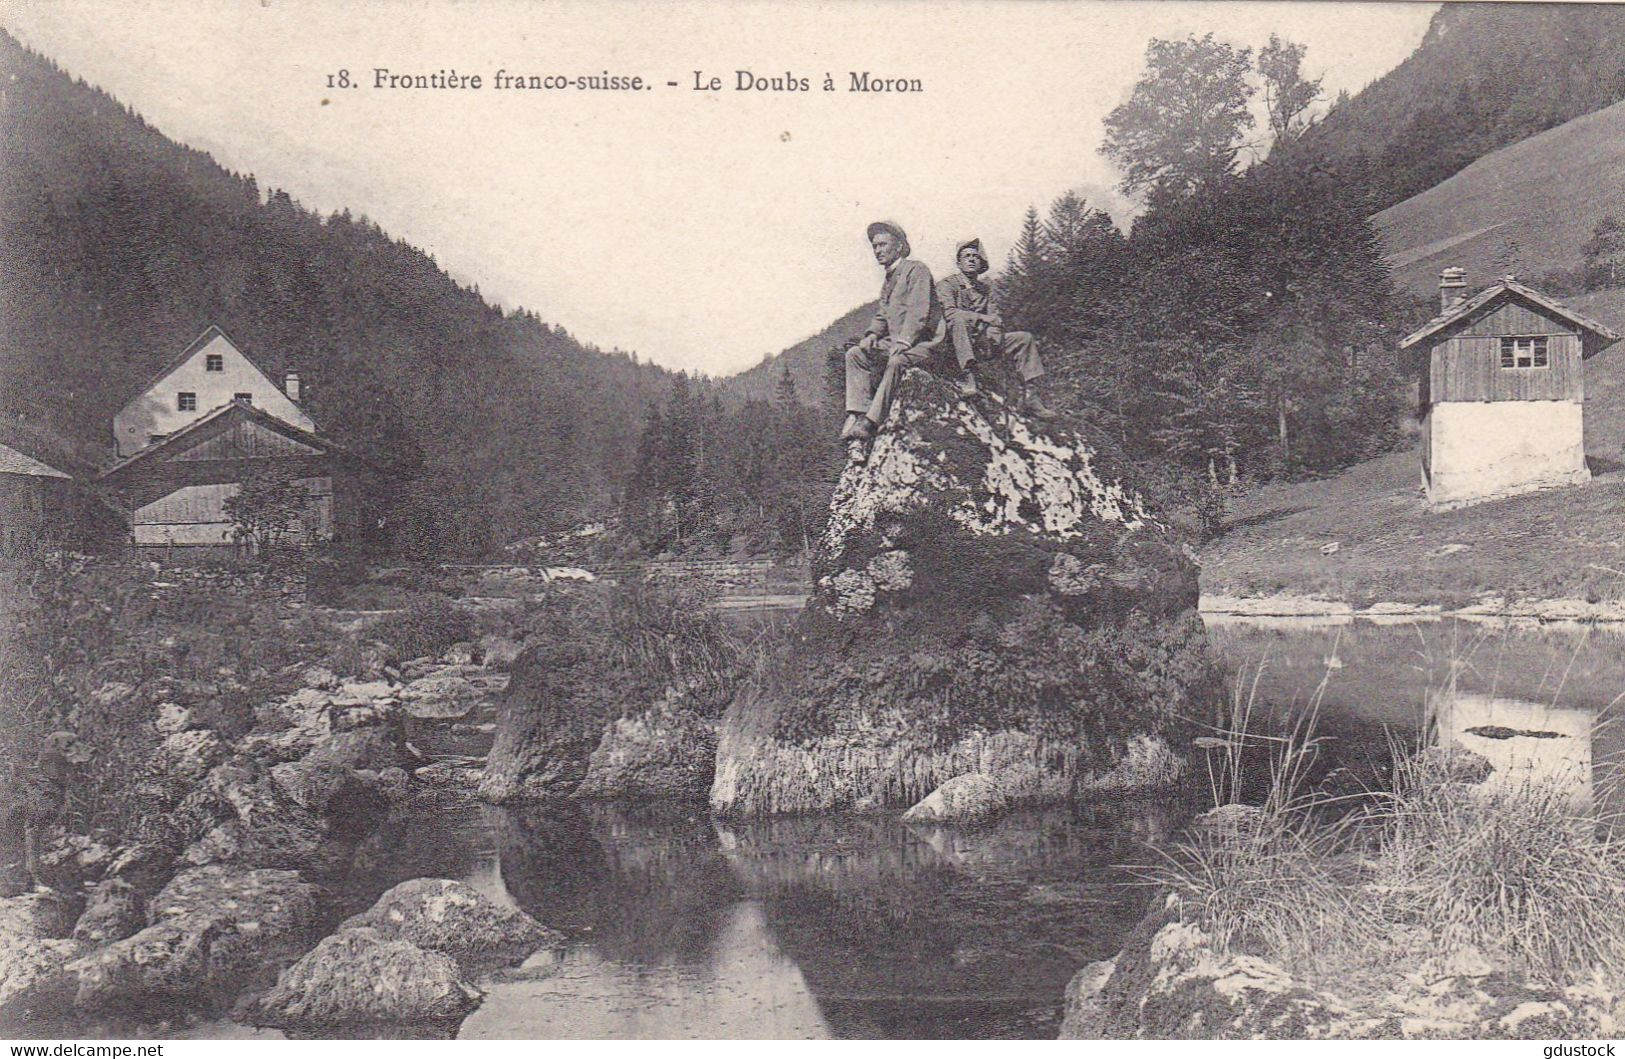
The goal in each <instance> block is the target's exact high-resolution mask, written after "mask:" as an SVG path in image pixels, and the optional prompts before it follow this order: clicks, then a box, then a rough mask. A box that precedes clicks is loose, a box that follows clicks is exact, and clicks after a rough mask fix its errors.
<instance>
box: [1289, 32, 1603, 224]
mask: <svg viewBox="0 0 1625 1059" xmlns="http://www.w3.org/2000/svg"><path fill="white" fill-rule="evenodd" d="M1622 99H1625V6H1622V5H1619V4H1544V3H1528V4H1518V3H1512V4H1507V3H1446V4H1445V5H1443V7H1442V8H1441V9H1440V10H1439V12H1438V14H1436V15H1435V16H1434V18H1433V22H1432V24H1431V25H1430V26H1429V27H1428V32H1427V35H1426V36H1424V37H1423V39H1422V43H1421V44H1420V45H1419V46H1418V47H1417V49H1416V51H1415V52H1413V53H1412V54H1411V56H1410V57H1409V58H1407V59H1406V60H1405V61H1404V62H1402V63H1400V64H1399V65H1398V66H1397V67H1395V68H1394V69H1393V70H1391V71H1390V72H1389V73H1387V74H1386V75H1384V76H1383V77H1381V78H1379V79H1378V80H1376V81H1373V82H1372V83H1371V84H1370V85H1368V86H1366V88H1364V89H1363V90H1362V91H1361V92H1360V93H1359V94H1358V95H1356V96H1354V97H1353V98H1352V99H1349V100H1347V101H1345V102H1343V103H1342V104H1341V105H1339V106H1336V107H1334V108H1333V109H1332V111H1331V112H1330V113H1329V114H1327V116H1326V118H1325V120H1324V121H1322V122H1321V123H1320V124H1319V125H1318V126H1317V127H1316V128H1314V129H1313V130H1311V132H1310V133H1309V134H1308V136H1307V140H1308V142H1309V143H1311V144H1314V145H1317V146H1318V147H1319V148H1320V149H1322V150H1324V151H1325V152H1326V153H1328V154H1329V155H1332V156H1333V157H1336V158H1341V159H1343V160H1345V161H1347V162H1349V163H1352V164H1356V165H1360V166H1361V167H1362V168H1363V169H1364V170H1365V175H1366V179H1367V180H1368V181H1369V183H1370V185H1371V188H1372V192H1373V195H1374V196H1375V208H1378V209H1380V208H1382V207H1386V206H1390V205H1393V204H1394V203H1396V202H1401V201H1403V200H1404V199H1407V198H1409V197H1411V196H1412V195H1415V194H1418V193H1419V192H1421V191H1423V190H1425V189H1427V188H1430V187H1433V186H1434V185H1435V184H1438V183H1440V182H1441V181H1443V180H1445V179H1446V178H1447V177H1449V176H1450V175H1451V174H1453V173H1456V172H1457V171H1459V170H1461V169H1462V168H1464V167H1465V166H1467V165H1468V164H1470V163H1471V162H1473V161H1474V160H1475V159H1478V158H1481V157H1483V156H1484V155H1486V154H1488V153H1489V152H1491V151H1493V150H1495V149H1496V148H1498V147H1503V146H1505V145H1507V144H1510V143H1515V142H1517V141H1519V140H1522V139H1524V138H1525V137H1528V136H1531V135H1533V134H1535V133H1537V132H1540V131H1542V130H1544V129H1549V128H1553V127H1554V126H1557V125H1560V124H1562V123H1563V122H1565V121H1569V120H1570V119H1572V118H1576V117H1579V116H1580V115H1582V114H1588V113H1590V112H1592V111H1595V110H1600V109H1602V108H1603V107H1606V106H1609V105H1610V104H1613V103H1616V102H1618V101H1620V100H1622Z"/></svg>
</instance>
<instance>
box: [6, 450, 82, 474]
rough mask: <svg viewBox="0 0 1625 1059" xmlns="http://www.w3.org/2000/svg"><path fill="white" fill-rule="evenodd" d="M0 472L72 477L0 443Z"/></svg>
mask: <svg viewBox="0 0 1625 1059" xmlns="http://www.w3.org/2000/svg"><path fill="white" fill-rule="evenodd" d="M0 474H26V475H29V476H30V477H34V478H72V477H73V476H72V475H71V474H68V473H66V472H65V471H59V470H57V469H56V468H55V467H52V466H51V465H50V464H47V463H41V462H40V461H39V460H36V459H35V458H34V457H32V456H25V455H23V454H22V453H20V452H18V451H17V450H16V449H14V448H12V447H11V446H10V445H0Z"/></svg>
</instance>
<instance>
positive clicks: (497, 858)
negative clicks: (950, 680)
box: [442, 805, 1178, 1039]
mask: <svg viewBox="0 0 1625 1059" xmlns="http://www.w3.org/2000/svg"><path fill="white" fill-rule="evenodd" d="M473 812H475V813H476V815H477V819H478V821H479V826H480V827H481V828H482V829H483V831H484V833H485V834H486V835H488V836H489V840H490V845H491V846H492V847H494V848H493V849H490V850H489V851H488V853H487V854H486V855H485V857H484V858H483V860H482V859H481V858H479V857H476V858H475V863H473V864H471V865H467V871H466V873H465V874H466V877H467V878H468V880H469V881H470V882H471V883H474V884H476V885H481V886H483V887H491V888H493V889H495V890H498V891H499V892H500V894H501V895H502V897H503V899H505V900H511V901H513V902H514V903H515V904H517V905H518V906H519V907H522V908H524V909H525V910H527V911H529V912H530V913H532V914H533V915H535V916H537V918H539V919H541V920H542V921H543V922H546V923H549V924H550V925H553V926H556V927H558V928H559V929H562V930H565V931H566V932H567V933H568V934H570V935H571V937H572V939H574V944H573V945H572V947H571V949H570V950H569V952H568V953H567V954H566V955H565V956H564V958H563V960H562V962H561V963H559V964H557V965H556V966H555V965H554V964H553V962H552V961H550V960H543V961H542V962H541V963H540V964H539V965H538V966H536V967H533V968H523V967H522V968H518V969H515V970H509V971H506V972H502V973H499V974H496V975H492V976H490V977H489V978H487V979H484V980H482V981H481V983H480V985H481V987H482V988H483V989H485V990H486V991H487V997H486V1000H485V1003H484V1004H483V1005H482V1006H481V1007H480V1009H479V1010H478V1011H476V1012H475V1013H474V1015H472V1016H471V1017H470V1018H469V1019H468V1020H467V1021H466V1022H465V1023H464V1024H463V1028H462V1031H461V1034H460V1035H461V1036H463V1037H493V1038H498V1037H591V1038H616V1037H619V1038H628V1037H630V1038H637V1037H679V1038H680V1037H707V1036H720V1037H730V1036H741V1037H765V1038H779V1039H785V1038H800V1037H824V1036H842V1037H854V1036H863V1037H898V1036H909V1037H965V1036H969V1037H990V1036H1002V1037H1012V1036H1039V1037H1042V1036H1053V1033H1054V1029H1055V1026H1056V1023H1057V1020H1058V1013H1059V1011H1058V1009H1059V1004H1060V999H1061V994H1062V991H1063V990H1064V988H1065V985H1066V982H1067V981H1068V979H1070V977H1071V976H1072V974H1073V973H1074V972H1075V971H1076V970H1077V968H1078V967H1079V966H1081V965H1082V964H1083V963H1085V962H1088V961H1089V960H1093V959H1099V958H1103V957H1105V956H1109V955H1111V954H1112V953H1114V952H1116V951H1117V949H1118V948H1119V947H1120V946H1121V944H1122V939H1123V936H1124V935H1125V934H1126V932H1127V930H1128V929H1129V928H1130V927H1131V926H1132V925H1133V923H1134V922H1135V921H1137V919H1138V918H1139V915H1140V913H1141V911H1142V908H1143V904H1144V901H1145V899H1146V895H1145V888H1144V887H1143V886H1140V885H1139V884H1138V880H1137V879H1136V878H1135V877H1134V875H1133V873H1132V871H1131V870H1130V869H1128V868H1126V867H1124V865H1128V864H1139V865H1144V864H1149V863H1151V862H1152V860H1153V856H1152V855H1151V854H1150V853H1149V851H1147V850H1146V849H1145V847H1144V844H1143V843H1144V842H1146V841H1150V840H1157V839H1160V838H1161V837H1163V836H1165V835H1166V833H1167V832H1168V830H1169V828H1171V827H1172V826H1175V824H1176V823H1177V817H1178V812H1177V810H1176V809H1174V808H1170V807H1168V806H1166V805H1117V806H1109V807H1096V808H1094V809H1081V810H1075V811H1074V810H1068V811H1051V812H1030V813H1022V814H1015V815H1013V816H1010V817H1006V818H1003V819H1001V820H999V821H996V822H994V823H992V824H990V825H988V826H984V827H979V828H974V829H956V828H946V827H910V826H908V825H905V824H903V823H901V822H900V821H899V820H897V819H896V818H895V817H879V816H849V817H834V818H831V817H806V818H791V819H779V820H771V821H762V822H752V823H742V824H722V823H713V822H712V821H710V820H709V819H707V818H706V817H705V816H703V815H701V814H699V813H695V812H671V811H665V812H658V811H652V812H649V813H644V814H635V815H627V814H624V813H619V812H615V811H612V810H604V809H577V808H566V809H562V810H559V809H555V810H550V811H540V810H532V811H513V810H504V809H491V808H483V809H480V810H475V811H473ZM456 830H457V829H456V828H453V829H451V831H452V832H455V831H456ZM445 833H446V832H444V831H443V832H442V834H445ZM459 859H461V858H459Z"/></svg>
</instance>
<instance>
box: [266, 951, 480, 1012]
mask: <svg viewBox="0 0 1625 1059" xmlns="http://www.w3.org/2000/svg"><path fill="white" fill-rule="evenodd" d="M480 996H481V994H480V992H479V991H478V990H477V989H475V988H474V987H473V986H471V985H469V984H468V983H467V982H465V981H463V979H462V976H461V974H460V972H459V971H458V967H457V963H456V961H455V960H453V959H452V958H451V957H449V956H446V955H444V954H442V953H438V952H430V951H427V950H425V949H423V948H420V947H419V946H417V945H414V944H412V943H411V942H410V941H405V940H403V939H400V938H389V937H385V936H383V935H382V934H380V933H379V932H378V931H376V930H373V929H371V928H368V927H356V928H353V929H348V930H341V931H339V932H338V933H337V934H334V935H332V936H331V937H328V938H325V939H323V941H322V942H321V944H319V945H317V946H316V947H315V948H314V949H312V950H311V951H310V952H309V953H307V954H306V955H305V956H304V957H303V958H301V959H300V960H299V962H297V963H295V964H294V965H293V966H292V967H289V968H288V969H287V970H286V971H283V972H282V975H281V977H279V978H278V979H277V983H276V985H275V987H273V988H272V989H271V991H270V992H268V993H267V994H266V995H265V996H264V997H263V998H261V1000H260V1001H259V1004H258V1005H257V1009H256V1010H257V1014H256V1015H255V1018H254V1021H256V1022H258V1023H259V1024H260V1025H265V1026H276V1027H278V1028H281V1029H285V1030H289V1031H295V1032H298V1031H304V1032H307V1033H320V1034H321V1035H322V1036H339V1035H344V1036H350V1035H357V1031H358V1030H359V1029H360V1028H361V1027H364V1026H365V1025H367V1024H392V1025H395V1026H403V1025H404V1026H407V1027H422V1028H424V1029H426V1030H429V1031H431V1033H432V1034H433V1035H437V1036H438V1035H444V1036H450V1034H449V1033H443V1034H441V1033H433V1031H434V1030H436V1029H439V1028H442V1027H444V1029H447V1030H450V1029H453V1028H454V1027H455V1026H456V1025H457V1024H458V1023H460V1022H461V1021H462V1020H463V1018H464V1017H466V1016H467V1015H468V1013H469V1012H471V1011H473V1010H474V1009H475V1008H476V1007H478V1006H479V1003H480ZM341 1031H346V1032H342V1033H341Z"/></svg>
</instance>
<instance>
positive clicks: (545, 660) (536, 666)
mask: <svg viewBox="0 0 1625 1059" xmlns="http://www.w3.org/2000/svg"><path fill="white" fill-rule="evenodd" d="M600 665H601V660H600V659H598V658H597V657H596V656H595V655H594V653H593V652H592V651H591V650H590V649H589V648H588V647H586V646H584V645H582V644H576V643H569V642H554V641H549V642H545V643H541V644H538V645H537V646H535V647H532V648H530V649H528V650H527V651H525V653H524V654H522V655H520V656H519V660H518V661H516V662H515V663H514V670H513V683H512V684H510V685H509V687H508V690H507V693H506V695H505V696H504V697H503V700H502V703H501V706H500V708H499V709H498V711H497V730H496V738H495V739H494V740H493V741H492V744H491V751H490V753H489V754H488V755H487V756H486V759H485V770H484V773H483V774H482V776H481V778H480V787H479V796H480V797H481V798H482V799H484V800H485V801H488V802H495V803H499V804H500V803H503V802H513V801H546V800H549V799H558V798H567V797H569V796H571V795H573V794H574V793H575V791H576V788H577V787H579V786H580V785H581V781H582V780H584V779H585V778H586V776H587V764H588V758H589V757H590V756H591V754H592V752H593V750H594V748H596V747H597V746H598V744H599V743H600V741H601V740H602V739H603V735H604V713H605V712H606V707H605V705H604V704H603V703H602V701H601V700H600V696H599V690H598V689H601V688H602V684H603V673H602V672H601V671H600V668H599V667H600Z"/></svg>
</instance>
